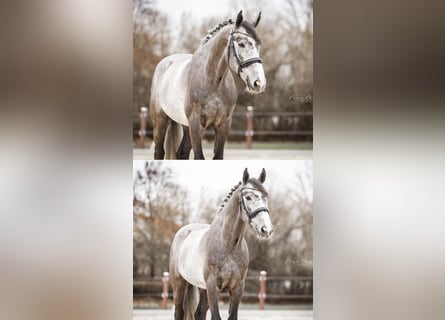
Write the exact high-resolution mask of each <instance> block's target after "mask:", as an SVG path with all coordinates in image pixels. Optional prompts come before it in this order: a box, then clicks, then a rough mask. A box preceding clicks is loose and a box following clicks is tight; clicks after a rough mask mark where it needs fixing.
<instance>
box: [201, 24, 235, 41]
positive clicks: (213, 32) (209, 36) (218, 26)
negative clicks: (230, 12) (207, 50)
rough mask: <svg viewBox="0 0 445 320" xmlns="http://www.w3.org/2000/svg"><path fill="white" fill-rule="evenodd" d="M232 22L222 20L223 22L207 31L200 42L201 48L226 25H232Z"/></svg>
mask: <svg viewBox="0 0 445 320" xmlns="http://www.w3.org/2000/svg"><path fill="white" fill-rule="evenodd" d="M233 23H234V21H233V19H228V20H224V21H223V22H221V23H220V24H218V25H216V26H214V27H213V28H212V29H210V30H209V31H207V35H206V36H205V37H204V39H202V41H201V46H203V45H204V44H206V43H207V42H209V40H210V39H211V38H212V37H213V36H214V35H215V34H216V33H217V32H218V31H219V30H221V29H222V28H224V27H225V26H227V25H228V24H233Z"/></svg>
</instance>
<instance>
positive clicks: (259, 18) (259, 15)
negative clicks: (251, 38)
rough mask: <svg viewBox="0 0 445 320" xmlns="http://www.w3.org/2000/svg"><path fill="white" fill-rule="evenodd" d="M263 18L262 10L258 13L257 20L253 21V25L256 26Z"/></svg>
mask: <svg viewBox="0 0 445 320" xmlns="http://www.w3.org/2000/svg"><path fill="white" fill-rule="evenodd" d="M260 20H261V11H260V12H259V13H258V18H256V21H255V22H254V23H253V27H254V28H256V26H257V25H258V23H260Z"/></svg>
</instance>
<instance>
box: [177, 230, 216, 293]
mask: <svg viewBox="0 0 445 320" xmlns="http://www.w3.org/2000/svg"><path fill="white" fill-rule="evenodd" d="M209 227H210V225H208V224H202V223H193V224H189V225H186V226H184V227H182V228H181V229H179V231H178V232H177V233H176V235H175V237H174V239H173V243H172V247H171V259H174V265H171V269H172V268H173V270H174V271H176V272H178V273H179V274H180V275H181V276H182V277H183V278H184V279H185V280H187V282H189V283H190V284H192V285H194V286H196V287H198V288H201V289H206V285H205V281H204V263H205V259H204V243H203V241H202V239H203V237H204V235H205V233H206V232H207V231H208V230H209ZM170 262H171V263H172V262H173V261H170Z"/></svg>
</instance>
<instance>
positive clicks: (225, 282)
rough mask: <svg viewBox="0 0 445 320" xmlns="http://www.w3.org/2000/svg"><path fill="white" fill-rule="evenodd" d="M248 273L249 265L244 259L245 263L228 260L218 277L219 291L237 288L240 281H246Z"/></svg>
mask: <svg viewBox="0 0 445 320" xmlns="http://www.w3.org/2000/svg"><path fill="white" fill-rule="evenodd" d="M246 271H247V263H246V262H245V261H244V259H243V261H240V260H239V259H227V261H226V262H225V264H224V265H223V266H222V267H221V268H220V270H219V274H218V277H217V279H218V287H219V289H220V290H224V289H226V288H228V289H231V288H235V287H236V286H238V284H239V283H240V281H244V276H245V274H246Z"/></svg>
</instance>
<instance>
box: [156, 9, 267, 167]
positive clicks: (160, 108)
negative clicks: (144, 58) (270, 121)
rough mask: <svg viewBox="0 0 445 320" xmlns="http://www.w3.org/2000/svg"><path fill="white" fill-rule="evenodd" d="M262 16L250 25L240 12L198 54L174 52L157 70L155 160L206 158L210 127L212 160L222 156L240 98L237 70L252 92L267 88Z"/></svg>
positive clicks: (213, 32)
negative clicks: (206, 131) (204, 149)
mask: <svg viewBox="0 0 445 320" xmlns="http://www.w3.org/2000/svg"><path fill="white" fill-rule="evenodd" d="M260 18H261V12H260V13H259V14H258V17H257V19H256V21H255V22H254V23H249V22H248V21H246V20H243V15H242V11H240V12H239V14H238V16H237V18H236V22H235V23H234V22H233V20H232V19H229V20H227V21H224V22H222V23H220V24H219V25H218V26H216V27H215V28H213V29H212V30H209V33H208V35H207V36H206V37H205V38H204V39H203V41H202V43H201V46H200V47H199V48H198V49H197V50H196V52H195V53H194V54H193V55H192V54H173V55H170V56H168V57H166V58H164V59H163V60H162V61H161V62H159V64H158V65H157V66H156V69H155V72H154V75H153V82H152V87H151V96H150V116H151V119H152V122H153V138H154V144H155V154H154V158H155V159H164V156H167V158H168V159H175V158H176V159H188V158H189V156H190V151H191V149H192V148H193V153H194V155H195V159H204V154H203V152H202V144H201V139H202V134H203V131H204V129H206V128H209V127H212V128H213V129H214V131H215V145H214V157H213V159H222V158H223V156H224V144H225V141H226V138H227V136H228V134H229V130H230V126H231V123H232V113H233V110H234V109H235V104H236V100H237V97H238V93H237V90H236V85H235V81H234V78H233V75H232V72H235V74H237V75H238V76H239V77H240V78H241V80H242V81H243V82H244V84H245V86H246V87H245V88H246V89H245V90H246V91H247V92H248V93H251V94H257V93H260V92H263V91H264V89H265V88H266V77H265V75H264V70H263V66H262V61H261V58H260V57H259V52H260V45H261V40H260V39H259V38H258V35H257V33H256V31H255V28H256V26H257V25H258V23H259V21H260ZM181 126H182V128H181ZM181 139H182V141H181ZM164 148H165V149H164ZM166 152H167V154H166Z"/></svg>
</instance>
